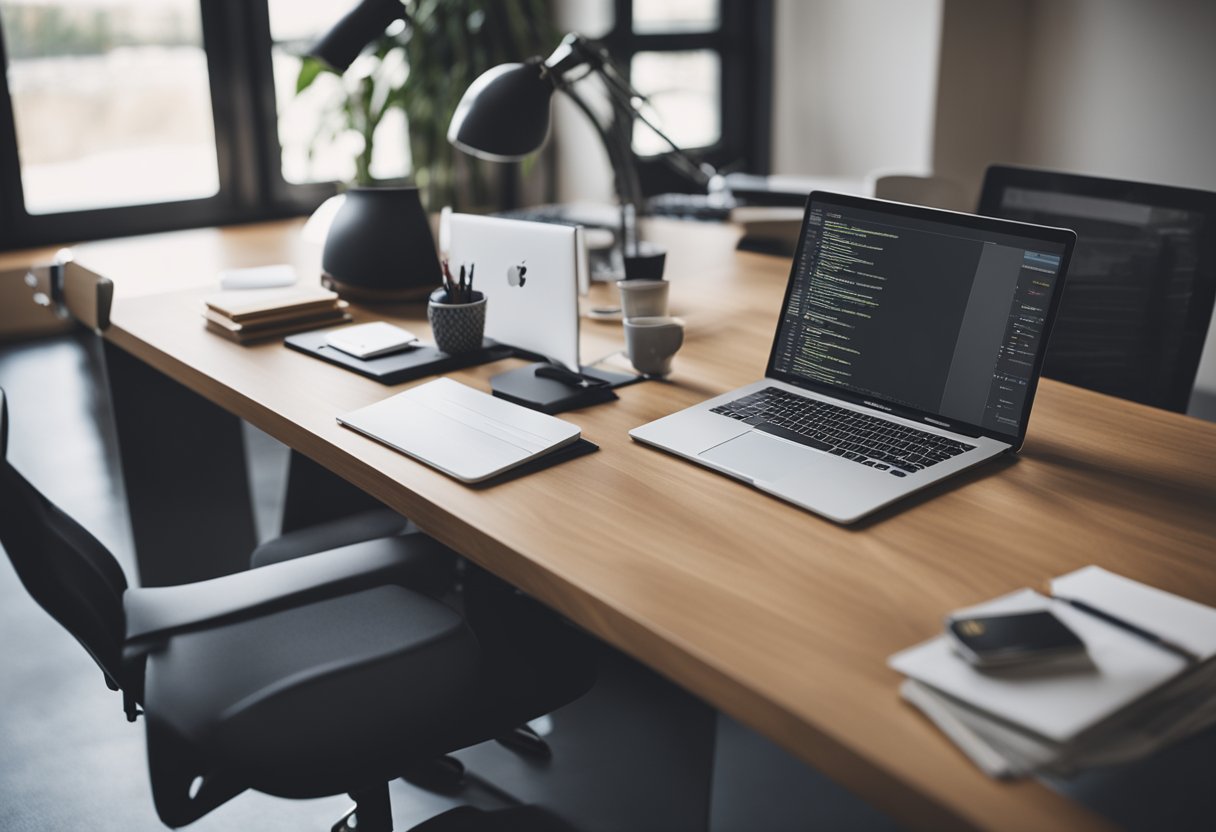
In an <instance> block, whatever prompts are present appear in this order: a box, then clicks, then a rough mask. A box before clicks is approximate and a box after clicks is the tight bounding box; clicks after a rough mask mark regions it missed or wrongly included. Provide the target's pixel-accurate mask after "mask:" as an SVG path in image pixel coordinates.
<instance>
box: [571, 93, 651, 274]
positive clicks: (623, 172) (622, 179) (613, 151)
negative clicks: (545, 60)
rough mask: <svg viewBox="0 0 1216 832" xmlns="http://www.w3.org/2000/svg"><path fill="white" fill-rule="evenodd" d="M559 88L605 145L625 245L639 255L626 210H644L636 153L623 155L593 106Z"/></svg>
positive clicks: (577, 95)
mask: <svg viewBox="0 0 1216 832" xmlns="http://www.w3.org/2000/svg"><path fill="white" fill-rule="evenodd" d="M558 89H560V90H561V91H562V92H563V93H565V94H566V97H567V98H569V99H570V100H571V101H573V102H574V105H575V106H576V107H578V108H579V109H580V110H581V111H582V112H583V115H585V116H586V117H587V120H588V121H590V122H591V125H592V126H593V127H594V128H595V131H596V134H597V135H599V137H600V141H601V142H603V143H604V150H605V151H607V153H608V161H609V164H610V165H611V166H612V175H613V178H614V180H615V184H616V192H617V194H618V196H619V197H620V200H621V227H620V234H621V246H622V249H623V250H627V249H628V247H630V246H632V248H633V249H634V250H635V252H636V249H637V240H636V239H634V235H633V234H632V233H631V226H632V224H631V223H630V222H629V218H628V214H627V208H626V206H629V207H631V208H632V209H633V211H634V213H635V215H636V213H637V210H638V208H639V207H640V206H639V204H638V202H637V200H638V198H639V194H640V193H641V190H640V187H639V186H638V184H637V165H636V164H635V161H634V158H633V154H632V153H629V152H626V153H622V152H621V147H620V143H619V141H617V140H615V139H614V138H613V136H612V135H611V134H610V133H609V131H608V130H607V129H606V128H605V127H604V125H602V124H600V120H599V119H598V118H596V116H595V112H594V111H593V110H592V109H591V107H590V105H588V104H587V102H586V100H585V99H584V98H583V97H582V96H581V95H579V94H578V93H577V92H575V91H574V89H573V88H572V87H570V86H566V85H563V86H559V87H558Z"/></svg>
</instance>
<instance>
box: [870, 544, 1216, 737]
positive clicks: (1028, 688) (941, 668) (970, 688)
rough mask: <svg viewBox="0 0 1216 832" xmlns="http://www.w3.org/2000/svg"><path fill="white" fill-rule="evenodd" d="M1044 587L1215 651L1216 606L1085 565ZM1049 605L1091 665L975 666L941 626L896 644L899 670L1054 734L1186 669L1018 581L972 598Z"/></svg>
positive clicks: (1015, 607) (1007, 606)
mask: <svg viewBox="0 0 1216 832" xmlns="http://www.w3.org/2000/svg"><path fill="white" fill-rule="evenodd" d="M1052 591H1053V592H1055V593H1057V594H1059V595H1060V596H1065V597H1069V598H1074V599H1077V600H1080V601H1085V602H1086V603H1088V604H1090V605H1092V606H1094V607H1096V608H1098V609H1101V610H1104V611H1106V612H1109V613H1111V614H1113V615H1116V616H1119V617H1120V618H1122V619H1124V620H1126V621H1128V622H1130V623H1132V624H1136V625H1138V626H1141V627H1143V628H1144V629H1146V630H1149V631H1151V632H1154V633H1157V634H1158V635H1161V636H1163V637H1166V638H1169V639H1172V640H1174V641H1176V642H1177V643H1179V644H1181V645H1182V646H1184V647H1187V648H1188V649H1190V650H1192V651H1194V652H1195V653H1196V654H1198V655H1199V656H1200V657H1201V658H1202V659H1204V660H1205V661H1206V660H1207V659H1210V658H1211V657H1212V656H1214V655H1216V609H1213V608H1211V607H1206V606H1204V605H1203V604H1197V603H1195V602H1193V601H1189V600H1187V599H1185V598H1181V597H1179V596H1177V595H1171V594H1170V593H1168V592H1163V591H1161V590H1159V589H1154V588H1153V587H1150V586H1146V585H1144V584H1141V583H1138V582H1137V581H1133V580H1130V579H1128V578H1124V577H1122V576H1119V575H1115V574H1113V573H1111V572H1108V571H1106V570H1105V569H1102V568H1100V567H1097V566H1089V567H1086V568H1084V569H1080V570H1078V571H1076V572H1073V573H1071V574H1068V575H1065V576H1063V577H1061V578H1057V579H1055V580H1054V581H1053V582H1052ZM1044 608H1048V609H1051V610H1052V612H1054V613H1055V614H1056V615H1057V616H1058V617H1059V618H1060V619H1061V620H1062V621H1064V623H1065V624H1067V625H1068V626H1069V627H1070V628H1072V629H1073V630H1074V631H1075V632H1076V633H1077V635H1079V636H1080V637H1081V639H1082V640H1083V641H1084V642H1085V645H1086V651H1087V652H1088V654H1089V656H1090V659H1091V660H1092V662H1093V667H1092V668H1081V669H1077V670H1072V671H1068V672H1064V671H1060V670H1054V671H1053V670H1044V669H1041V668H1033V667H1027V668H1025V669H1023V670H1021V671H1015V670H1014V669H1012V668H1010V669H1007V670H1005V671H1003V672H1000V673H992V672H984V671H981V670H977V669H976V668H974V667H972V666H971V665H969V664H967V663H966V662H965V661H963V660H962V659H961V658H959V657H958V656H956V655H955V654H954V652H953V650H952V649H951V647H950V644H949V642H948V641H947V639H946V638H945V637H944V636H939V637H938V638H935V639H932V640H930V641H927V642H925V643H923V644H920V645H917V646H916V647H912V648H909V649H908V650H904V651H902V652H900V653H897V654H895V655H894V656H892V657H891V658H890V660H889V664H890V666H891V667H892V668H894V669H895V670H898V671H899V672H900V673H903V674H904V675H906V676H908V677H910V678H912V679H915V680H916V681H918V682H921V683H922V684H925V685H929V686H930V687H932V688H934V689H936V690H939V691H941V692H943V693H946V694H948V695H950V696H952V697H954V698H956V699H958V700H961V701H962V702H964V703H967V704H970V705H972V706H974V707H976V708H978V709H980V710H982V711H986V712H987V713H990V714H992V715H994V716H997V717H1000V718H1002V719H1004V720H1007V721H1008V722H1010V723H1012V724H1013V725H1015V726H1018V727H1019V728H1021V729H1024V730H1027V731H1030V732H1032V733H1034V734H1036V735H1038V736H1040V737H1043V738H1046V739H1048V740H1051V741H1052V742H1056V743H1067V742H1070V741H1072V740H1073V739H1075V738H1076V737H1077V736H1078V735H1080V734H1081V733H1082V732H1084V731H1086V730H1087V729H1090V728H1092V727H1094V726H1096V725H1097V724H1098V723H1100V722H1102V721H1103V720H1104V719H1106V718H1108V717H1110V716H1111V715H1113V714H1115V713H1117V712H1118V711H1120V710H1122V709H1123V708H1125V707H1126V706H1128V705H1129V704H1131V703H1132V702H1134V701H1136V700H1138V699H1140V698H1141V697H1143V696H1145V695H1147V694H1149V693H1150V692H1152V691H1153V690H1155V689H1157V688H1159V687H1160V686H1162V685H1163V684H1165V683H1166V682H1168V681H1169V680H1171V679H1173V678H1174V677H1176V676H1178V675H1180V674H1181V673H1182V672H1183V671H1184V670H1188V666H1187V662H1186V660H1185V659H1183V658H1181V657H1180V656H1177V655H1175V654H1174V653H1171V652H1168V651H1167V650H1164V649H1162V648H1161V647H1159V646H1157V645H1155V644H1152V643H1150V642H1148V641H1145V640H1144V639H1141V638H1139V637H1137V636H1135V635H1132V634H1131V633H1128V632H1126V631H1125V630H1122V629H1119V628H1118V627H1115V626H1112V625H1111V624H1108V623H1106V622H1104V621H1101V620H1099V619H1097V618H1095V617H1093V616H1091V615H1087V614H1086V613H1084V612H1081V611H1079V610H1076V609H1074V608H1072V607H1070V606H1068V605H1066V604H1063V603H1060V602H1055V601H1052V600H1050V599H1048V598H1046V597H1044V596H1043V595H1040V594H1039V593H1037V592H1035V591H1034V590H1030V589H1024V590H1021V591H1018V592H1014V593H1011V594H1009V595H1005V596H1003V597H1001V598H997V599H996V600H994V601H990V602H988V603H986V604H981V605H979V606H977V607H972V608H971V609H970V610H968V612H973V613H997V612H1015V611H1022V610H1032V609H1044Z"/></svg>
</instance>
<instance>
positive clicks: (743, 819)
mask: <svg viewBox="0 0 1216 832" xmlns="http://www.w3.org/2000/svg"><path fill="white" fill-rule="evenodd" d="M90 339H91V336H89V335H87V334H83V333H82V334H80V335H74V336H62V337H56V338H50V339H43V340H41V341H37V342H33V343H28V344H19V345H0V386H2V387H3V388H4V389H5V391H6V392H7V394H8V397H9V410H10V418H11V422H12V424H11V432H10V447H9V458H10V459H11V461H12V462H13V464H14V465H15V466H16V467H17V468H18V469H19V470H20V471H21V472H22V473H23V474H25V476H26V477H27V478H28V479H30V481H31V482H33V483H34V485H35V486H37V487H38V488H39V489H41V490H42V491H43V492H44V493H45V494H46V495H47V496H48V497H49V498H50V499H51V500H52V501H53V502H55V503H56V504H57V505H59V507H60V508H62V509H63V510H64V511H66V512H67V513H68V514H70V515H72V516H73V517H75V518H76V519H77V520H79V521H80V522H81V523H82V524H83V525H84V526H85V527H86V528H87V529H89V531H91V532H92V533H93V534H94V535H96V536H97V537H98V538H99V539H100V540H101V541H102V543H104V544H105V545H106V546H107V547H109V548H110V550H111V551H113V552H114V553H115V555H116V556H117V557H118V559H119V560H120V561H121V562H122V564H123V567H124V569H126V570H127V572H128V574H131V575H134V574H135V568H134V556H133V552H132V543H131V532H130V528H129V526H128V524H127V518H126V509H125V495H124V493H123V488H122V479H121V476H119V475H118V473H117V472H118V471H119V466H118V460H117V448H116V444H115V439H114V430H113V424H112V418H111V413H110V408H109V403H108V401H107V398H106V395H105V386H104V383H103V382H102V381H101V379H103V375H102V373H103V370H102V365H101V361H100V358H99V355H98V353H97V351H96V349H95V344H93V343H92V342H91V340H90ZM246 440H247V448H248V450H249V454H250V459H251V465H250V469H251V482H252V485H253V489H254V495H255V501H256V518H257V525H258V531H259V535H260V536H261V537H262V538H266V537H268V536H271V535H272V534H273V533H274V532H275V530H276V529H277V526H278V518H279V511H280V509H281V496H280V495H281V493H282V486H283V479H284V474H285V469H286V461H287V455H286V449H285V448H283V447H282V446H281V445H279V444H278V443H277V442H275V441H274V440H273V439H271V438H269V437H267V436H265V435H264V434H261V433H260V432H258V431H256V430H253V429H249V430H248V431H247V432H246ZM0 669H2V672H0V830H3V831H4V832H9V831H10V830H11V831H12V832H26V830H29V832H34V830H39V832H41V830H47V829H52V830H58V829H65V830H66V829H85V828H88V829H91V830H123V832H136V830H157V829H162V828H163V827H162V826H161V824H160V822H159V821H158V819H157V817H156V814H155V811H154V809H153V807H152V800H151V795H150V791H149V787H148V779H147V773H146V766H145V759H144V739H143V726H142V725H140V724H138V723H137V724H135V725H131V724H128V723H127V722H126V720H125V719H124V717H123V715H122V712H121V703H120V700H119V697H118V695H117V694H114V693H111V692H110V691H109V690H108V689H107V688H106V687H105V685H104V683H103V681H102V678H101V674H100V672H99V671H98V670H97V669H96V667H95V666H94V665H93V664H92V663H91V661H90V660H89V659H88V657H87V656H86V654H85V653H84V652H83V651H82V650H81V649H80V647H79V645H77V644H76V643H75V641H73V640H72V638H71V637H70V636H69V635H67V633H66V632H64V631H63V630H62V629H61V628H60V627H59V625H57V624H56V623H55V622H54V621H53V620H52V619H51V618H50V617H49V616H47V615H46V613H45V612H43V611H42V610H41V609H40V608H39V607H38V606H37V605H36V604H35V603H34V602H33V601H32V600H31V599H30V598H29V596H28V595H27V594H26V593H25V591H24V588H23V587H22V586H21V584H20V583H19V582H18V580H17V578H16V576H15V574H14V573H13V571H12V569H11V568H9V567H8V565H7V563H6V562H5V563H0ZM392 799H393V812H394V819H395V821H396V826H397V828H398V829H408V828H409V827H410V826H412V825H413V824H415V823H418V822H420V821H422V820H424V819H425V818H427V817H430V816H432V815H434V814H437V813H438V812H440V811H442V810H444V809H446V808H449V807H450V806H453V805H457V804H458V803H461V802H470V803H473V804H475V805H479V806H482V807H483V808H493V807H495V806H498V805H502V803H501V801H500V799H499V798H498V797H497V796H496V795H495V793H494V792H493V790H492V789H488V788H482V787H480V786H479V785H478V784H477V783H476V782H475V781H474V783H473V784H472V785H471V786H470V787H469V788H467V789H466V790H465V792H464V793H463V794H461V795H460V797H459V798H458V799H449V798H445V797H439V796H436V795H433V794H431V793H429V792H424V791H421V790H418V789H415V788H413V787H411V786H409V785H407V784H405V783H403V782H402V781H396V782H395V783H394V784H393V786H392ZM621 799H628V796H627V795H621ZM349 802H350V801H349V800H348V799H347V798H345V797H334V798H327V799H324V800H314V801H286V800H279V799H276V798H271V797H267V796H265V795H261V794H257V793H254V792H246V793H245V794H243V795H241V796H239V797H237V798H236V799H234V800H232V801H230V802H229V803H227V804H226V805H224V806H222V807H220V808H219V809H217V810H216V811H214V812H212V813H211V814H210V815H208V816H207V817H205V818H203V819H202V820H200V821H198V822H197V823H196V824H194V825H193V826H191V827H190V828H191V829H197V830H199V832H206V831H207V830H231V829H256V830H266V832H274V830H301V829H315V830H321V829H329V825H330V824H331V823H332V822H333V821H335V820H336V819H337V818H338V817H339V816H340V815H341V814H342V813H343V812H344V811H345V809H346V808H347V807H348V805H349ZM712 815H713V822H712V828H713V830H715V832H734V830H767V831H768V832H781V831H782V830H803V829H853V830H875V831H876V832H878V831H879V830H893V829H895V826H894V825H893V824H891V823H890V821H889V820H888V819H886V818H885V817H884V816H883V815H881V814H879V813H878V812H877V811H875V810H874V809H872V808H870V807H869V806H868V805H866V804H865V803H863V802H861V801H859V800H857V799H856V798H854V797H853V796H852V795H850V794H849V793H847V792H845V791H844V790H842V789H840V788H839V787H838V786H836V785H835V784H833V783H832V782H831V781H829V780H827V779H826V778H823V777H821V776H819V775H817V774H816V773H815V772H813V771H811V770H809V769H807V768H806V767H805V766H803V765H801V764H800V763H798V762H797V761H796V760H794V759H792V758H791V757H789V756H788V755H787V754H785V753H784V752H782V751H781V750H780V749H778V748H777V747H776V746H774V745H773V744H772V743H770V742H768V741H766V740H764V739H763V738H762V737H760V736H758V735H757V734H755V733H754V732H752V731H749V730H747V729H746V728H743V727H742V726H740V725H738V724H737V723H734V722H733V721H731V720H728V719H725V718H722V719H721V720H720V730H719V736H718V741H717V756H716V759H715V777H714V799H713V806H712ZM638 832H645V830H638Z"/></svg>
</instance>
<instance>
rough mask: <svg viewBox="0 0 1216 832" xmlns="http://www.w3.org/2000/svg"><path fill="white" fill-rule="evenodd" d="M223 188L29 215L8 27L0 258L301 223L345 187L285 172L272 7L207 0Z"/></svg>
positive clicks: (1, 77)
mask: <svg viewBox="0 0 1216 832" xmlns="http://www.w3.org/2000/svg"><path fill="white" fill-rule="evenodd" d="M199 13H200V15H201V23H202V41H203V51H204V53H205V55H206V59H207V74H208V79H209V88H210V94H211V111H212V123H213V125H214V131H215V152H216V166H217V171H218V174H219V189H218V191H217V193H216V194H215V195H213V196H209V197H203V198H200V199H189V200H178V201H170V202H158V203H152V204H142V205H123V206H115V207H112V208H95V209H87V210H80V211H64V212H58V213H49V214H31V213H29V212H28V211H27V210H26V208H25V199H24V191H23V188H22V180H21V159H20V152H19V149H18V147H17V132H16V121H15V116H14V113H13V106H12V98H11V95H10V92H9V87H8V54H7V50H6V48H5V44H4V39H3V36H2V35H3V21H2V20H0V68H2V69H3V72H2V73H0V251H3V250H11V249H18V248H27V247H33V246H40V245H48V244H50V245H54V244H69V243H74V242H78V241H81V240H93V239H103V238H108V237H121V236H126V235H132V234H149V233H157V232H161V231H173V230H177V229H183V228H197V227H201V226H209V225H228V224H236V223H243V222H255V221H259V220H268V219H279V218H284V217H290V216H298V215H300V214H303V213H307V212H308V211H310V210H312V209H313V208H315V207H316V206H317V205H319V204H320V203H321V202H322V201H324V200H325V199H326V198H328V197H329V196H332V195H333V194H334V193H336V192H337V187H338V186H337V183H319V184H317V185H291V184H289V183H287V182H286V181H285V180H283V177H282V173H281V171H280V169H279V154H280V148H279V146H278V132H277V131H278V127H277V115H276V105H275V100H274V80H273V76H272V75H271V56H270V19H269V12H268V9H267V5H266V3H264V2H263V3H256V2H244V0H200V2H199Z"/></svg>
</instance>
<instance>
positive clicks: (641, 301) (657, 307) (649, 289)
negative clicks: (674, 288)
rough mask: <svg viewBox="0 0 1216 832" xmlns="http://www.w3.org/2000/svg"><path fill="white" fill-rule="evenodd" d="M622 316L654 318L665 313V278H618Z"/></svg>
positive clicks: (666, 283)
mask: <svg viewBox="0 0 1216 832" xmlns="http://www.w3.org/2000/svg"><path fill="white" fill-rule="evenodd" d="M616 285H617V288H618V289H620V290H621V317H622V318H626V319H628V318H655V317H660V316H662V315H666V314H667V288H668V286H670V285H671V284H669V283H668V282H667V281H666V280H618V281H617V282H616Z"/></svg>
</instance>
